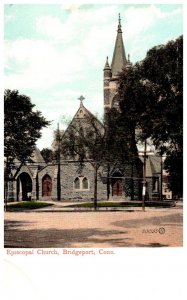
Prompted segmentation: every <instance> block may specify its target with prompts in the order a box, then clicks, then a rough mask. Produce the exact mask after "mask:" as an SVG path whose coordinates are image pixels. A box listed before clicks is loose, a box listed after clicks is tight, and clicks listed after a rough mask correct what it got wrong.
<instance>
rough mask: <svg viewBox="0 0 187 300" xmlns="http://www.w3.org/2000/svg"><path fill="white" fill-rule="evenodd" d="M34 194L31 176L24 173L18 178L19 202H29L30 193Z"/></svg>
mask: <svg viewBox="0 0 187 300" xmlns="http://www.w3.org/2000/svg"><path fill="white" fill-rule="evenodd" d="M31 192H32V179H31V177H30V175H29V174H28V173H26V172H23V173H21V174H20V175H19V177H18V178H17V200H18V201H20V200H22V201H27V200H29V199H28V193H31Z"/></svg>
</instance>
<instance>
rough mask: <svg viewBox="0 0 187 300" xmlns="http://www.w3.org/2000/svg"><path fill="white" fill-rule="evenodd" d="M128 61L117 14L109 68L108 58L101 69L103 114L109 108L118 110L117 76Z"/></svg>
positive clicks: (126, 65) (127, 64)
mask: <svg viewBox="0 0 187 300" xmlns="http://www.w3.org/2000/svg"><path fill="white" fill-rule="evenodd" d="M130 64H131V63H130V59H129V55H128V60H127V59H126V54H125V47H124V43H123V36H122V26H121V18H120V14H119V19H118V29H117V36H116V42H115V47H114V52H113V58H112V63H111V66H110V64H109V62H108V56H107V59H106V63H105V66H104V69H103V73H104V74H103V75H104V84H103V85H104V86H103V88H104V113H106V112H107V111H108V110H109V109H110V108H112V107H115V108H118V106H119V103H118V99H117V88H118V74H119V73H120V72H121V71H122V70H123V68H127V67H128V66H129V65H130Z"/></svg>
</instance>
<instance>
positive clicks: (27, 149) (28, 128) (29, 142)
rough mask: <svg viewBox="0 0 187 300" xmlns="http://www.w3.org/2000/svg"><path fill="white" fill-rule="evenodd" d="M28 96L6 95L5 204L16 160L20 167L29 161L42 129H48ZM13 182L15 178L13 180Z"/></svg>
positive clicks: (6, 92) (7, 93)
mask: <svg viewBox="0 0 187 300" xmlns="http://www.w3.org/2000/svg"><path fill="white" fill-rule="evenodd" d="M34 107H35V105H34V104H32V103H31V100H30V98H29V97H28V96H25V95H20V94H19V92H18V91H17V90H13V91H11V90H5V93H4V155H5V157H6V167H5V203H6V201H7V189H8V181H9V180H10V175H11V169H12V168H13V166H14V160H15V158H16V159H18V160H19V161H20V167H21V165H22V163H24V161H25V160H27V159H29V158H30V157H31V155H32V153H33V150H34V148H35V144H36V141H37V140H38V139H39V138H40V137H41V129H42V128H43V127H47V126H48V125H49V124H50V122H49V121H47V120H46V119H45V118H44V117H43V116H42V114H41V112H40V111H38V110H34ZM11 180H13V178H11Z"/></svg>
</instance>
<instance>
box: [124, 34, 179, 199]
mask: <svg viewBox="0 0 187 300" xmlns="http://www.w3.org/2000/svg"><path fill="white" fill-rule="evenodd" d="M119 97H120V109H121V113H122V115H123V117H124V118H126V120H127V122H129V123H130V124H132V126H134V128H136V129H139V135H138V138H140V139H142V140H145V139H146V138H151V140H152V141H153V144H154V145H155V146H156V148H157V149H158V151H160V152H161V154H163V153H165V154H166V155H167V158H166V161H165V168H166V169H167V170H168V171H169V170H170V171H171V170H172V172H171V173H170V180H171V182H172V183H174V182H175V180H176V178H178V179H177V180H178V181H180V182H182V165H181V164H182V160H181V157H182V152H183V38H182V37H179V38H178V39H176V40H175V41H170V42H168V43H167V44H166V45H160V46H157V47H154V48H152V49H151V50H149V51H148V53H147V56H146V58H145V59H144V60H143V61H141V62H140V63H137V64H136V65H135V66H134V67H132V68H128V69H125V70H124V71H123V72H122V73H121V75H120V78H119ZM179 161H180V164H178V162H179ZM170 186H171V189H174V185H173V184H172V185H170ZM180 188H181V189H182V185H180ZM177 190H178V193H179V185H178V188H177ZM180 193H182V190H180Z"/></svg>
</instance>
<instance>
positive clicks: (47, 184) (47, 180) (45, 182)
mask: <svg viewBox="0 0 187 300" xmlns="http://www.w3.org/2000/svg"><path fill="white" fill-rule="evenodd" d="M51 192H52V179H51V177H50V176H49V175H48V174H46V175H45V176H44V177H43V178H42V197H48V196H51Z"/></svg>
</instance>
